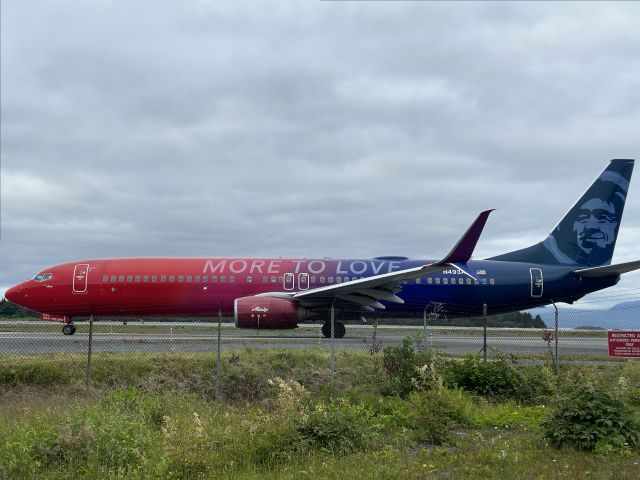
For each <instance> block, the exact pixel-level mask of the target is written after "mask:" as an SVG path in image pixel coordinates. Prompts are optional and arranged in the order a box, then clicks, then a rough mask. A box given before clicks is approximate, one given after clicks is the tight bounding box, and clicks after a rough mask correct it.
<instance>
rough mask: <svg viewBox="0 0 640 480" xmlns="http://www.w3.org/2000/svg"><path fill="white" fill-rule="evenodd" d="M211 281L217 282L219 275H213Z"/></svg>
mask: <svg viewBox="0 0 640 480" xmlns="http://www.w3.org/2000/svg"><path fill="white" fill-rule="evenodd" d="M211 281H212V282H214V283H215V282H217V281H218V276H217V275H211Z"/></svg>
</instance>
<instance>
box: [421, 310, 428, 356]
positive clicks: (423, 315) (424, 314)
mask: <svg viewBox="0 0 640 480" xmlns="http://www.w3.org/2000/svg"><path fill="white" fill-rule="evenodd" d="M427 308H429V304H428V303H427V304H426V305H425V306H424V312H422V319H423V321H424V351H425V352H426V351H427V349H428V347H427Z"/></svg>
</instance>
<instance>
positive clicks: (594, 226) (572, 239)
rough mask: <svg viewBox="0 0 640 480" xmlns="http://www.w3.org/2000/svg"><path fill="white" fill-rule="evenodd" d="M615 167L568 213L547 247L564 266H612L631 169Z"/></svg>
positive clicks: (546, 243) (614, 165) (605, 173)
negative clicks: (575, 264)
mask: <svg viewBox="0 0 640 480" xmlns="http://www.w3.org/2000/svg"><path fill="white" fill-rule="evenodd" d="M623 167H624V165H620V164H612V165H611V166H610V167H609V168H608V169H607V170H605V171H604V172H603V173H602V174H601V175H600V177H599V178H598V179H597V180H596V181H595V182H594V183H593V185H591V187H590V188H589V189H588V190H587V192H586V193H585V194H584V195H583V196H582V198H581V199H580V201H579V202H578V203H577V204H576V205H575V206H574V207H573V208H572V209H571V210H570V211H569V213H567V215H566V216H565V217H564V218H563V219H562V221H561V222H560V223H559V224H558V226H557V227H556V229H555V230H554V231H553V232H552V234H551V235H550V236H549V238H547V239H546V240H545V241H544V246H545V248H546V249H547V251H549V253H551V254H552V255H553V256H554V257H555V258H556V260H558V261H560V262H561V263H568V264H571V263H577V264H580V265H605V264H607V263H609V262H611V257H612V256H613V248H614V246H615V243H616V235H617V232H618V228H619V227H620V219H621V217H622V212H623V210H624V203H625V200H626V195H627V191H628V190H629V179H630V177H631V169H630V168H627V167H624V168H623Z"/></svg>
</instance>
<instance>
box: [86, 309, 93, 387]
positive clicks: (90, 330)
mask: <svg viewBox="0 0 640 480" xmlns="http://www.w3.org/2000/svg"><path fill="white" fill-rule="evenodd" d="M92 350H93V313H92V314H91V316H90V317H89V345H88V348H87V392H88V391H89V380H90V378H91V353H92Z"/></svg>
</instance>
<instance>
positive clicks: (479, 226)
mask: <svg viewBox="0 0 640 480" xmlns="http://www.w3.org/2000/svg"><path fill="white" fill-rule="evenodd" d="M491 212H493V209H491V210H485V211H484V212H481V213H480V215H478V218H476V219H475V221H474V222H473V223H472V224H471V226H470V227H469V228H468V229H467V231H466V232H464V235H462V237H460V240H458V243H456V246H455V247H453V249H452V250H451V251H450V252H449V254H448V255H447V256H446V257H444V258H443V259H442V260H440V261H439V262H437V263H435V264H434V265H444V264H447V263H467V262H468V261H469V260H470V259H471V255H472V254H473V250H474V249H475V248H476V244H477V243H478V239H479V238H480V234H481V233H482V230H483V229H484V225H485V224H486V223H487V219H488V218H489V214H490V213H491Z"/></svg>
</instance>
